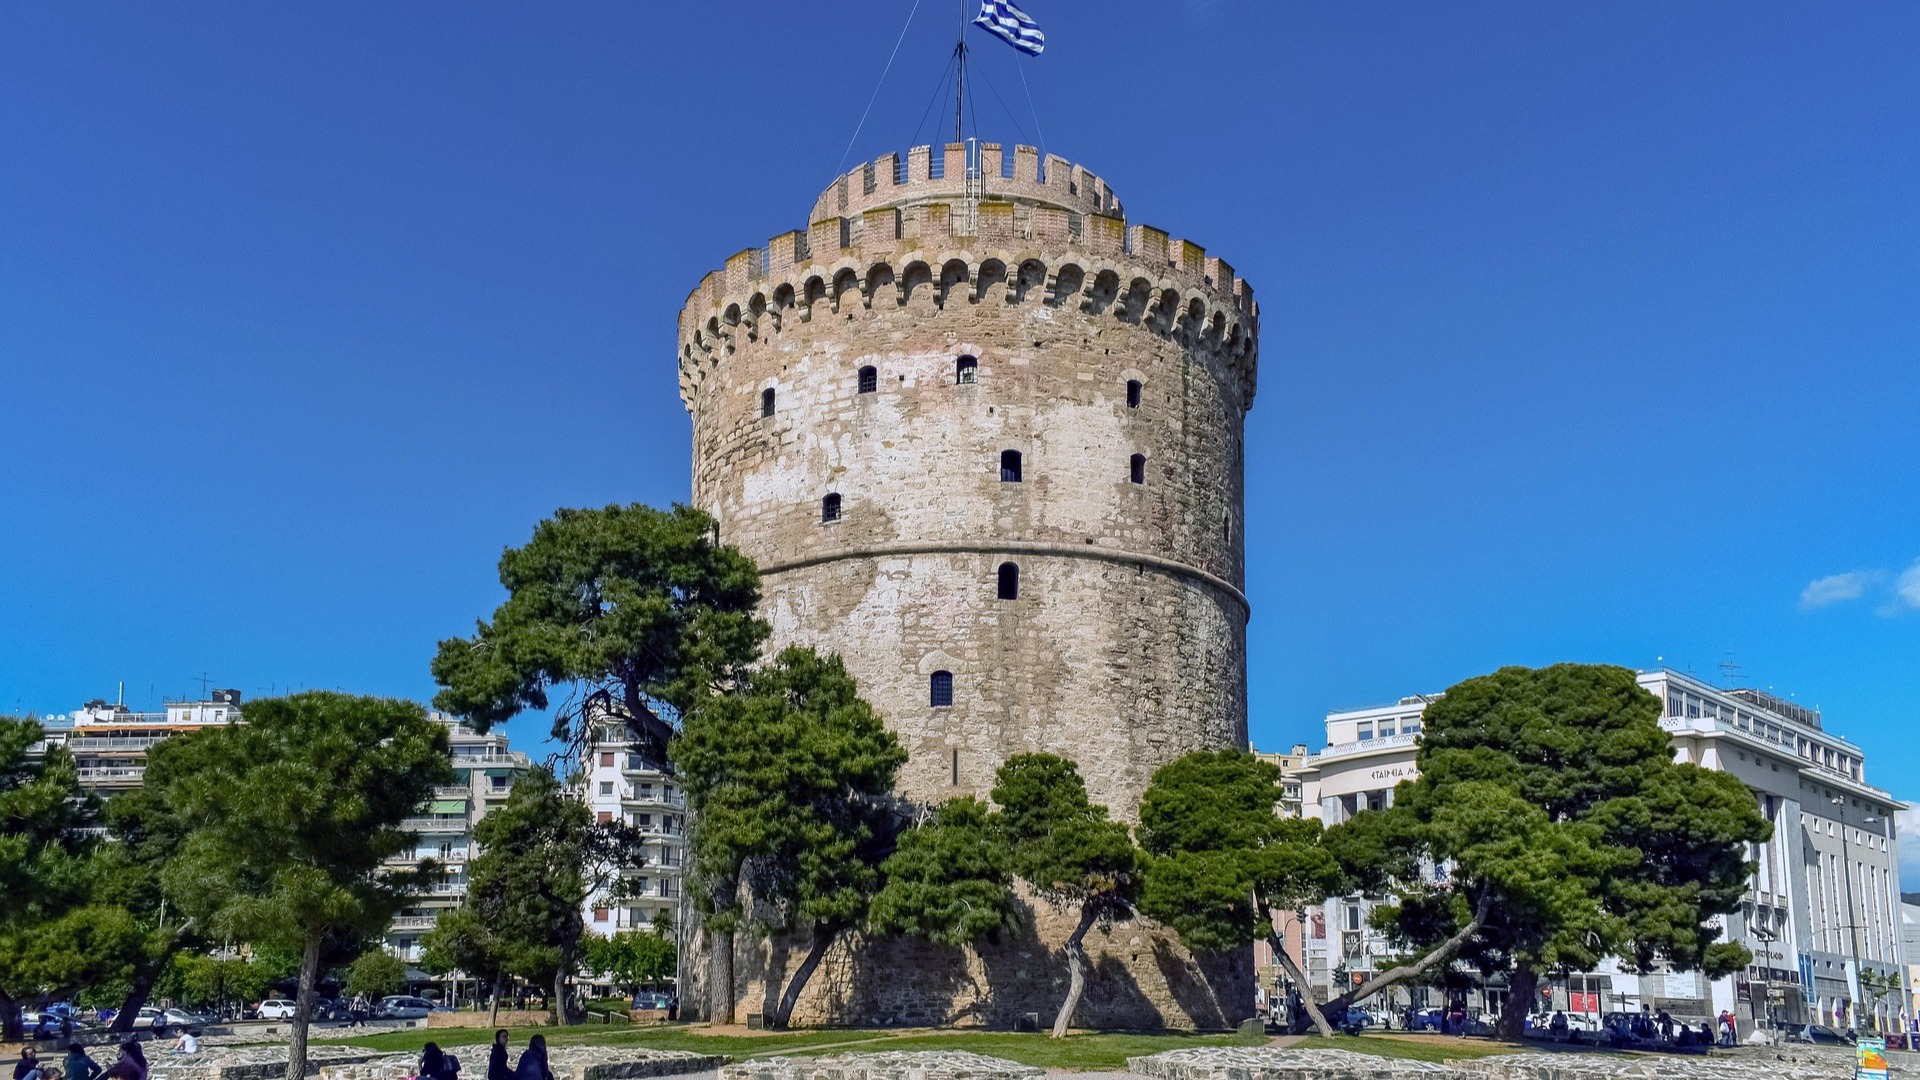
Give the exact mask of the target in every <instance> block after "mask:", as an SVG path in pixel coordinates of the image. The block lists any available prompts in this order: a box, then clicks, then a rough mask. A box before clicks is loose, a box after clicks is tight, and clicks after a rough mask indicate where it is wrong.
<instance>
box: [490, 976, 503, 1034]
mask: <svg viewBox="0 0 1920 1080" xmlns="http://www.w3.org/2000/svg"><path fill="white" fill-rule="evenodd" d="M487 1026H488V1027H490V1028H497V1027H499V1026H500V976H499V975H497V974H496V975H495V976H494V977H493V1004H492V1006H491V1007H490V1008H488V1010H487Z"/></svg>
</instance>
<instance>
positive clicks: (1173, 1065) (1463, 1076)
mask: <svg viewBox="0 0 1920 1080" xmlns="http://www.w3.org/2000/svg"><path fill="white" fill-rule="evenodd" d="M1127 1064H1128V1065H1129V1066H1130V1067H1131V1069H1132V1071H1133V1072H1135V1073H1137V1074H1139V1075H1141V1076H1145V1077H1150V1078H1151V1080H1675V1078H1684V1080H1851V1077H1852V1076H1853V1050H1852V1048H1850V1047H1844V1046H1817V1047H1815V1046H1800V1047H1782V1048H1779V1049H1773V1048H1766V1049H1760V1050H1732V1051H1717V1052H1715V1053H1713V1054H1711V1055H1707V1054H1660V1053H1651V1054H1642V1053H1634V1054H1626V1053H1609V1052H1600V1051H1586V1052H1581V1051H1565V1052H1560V1053H1535V1054H1500V1055H1497V1056H1494V1057H1484V1058H1471V1059H1469V1058H1462V1059H1459V1060H1455V1061H1449V1062H1446V1063H1444V1064H1435V1063H1433V1062H1425V1061H1411V1060H1406V1059H1400V1058H1383V1057H1376V1056H1374V1055H1372V1054H1360V1053H1355V1052H1353V1051H1350V1050H1289V1049H1282V1048H1279V1047H1264V1046H1263V1047H1241V1046H1220V1047H1205V1048H1194V1049H1189V1050H1169V1051H1167V1052H1166V1053H1163V1054H1155V1055H1153V1056H1152V1057H1139V1058H1130V1059H1129V1060H1128V1062H1127ZM1895 1068H1896V1071H1898V1066H1896V1067H1895Z"/></svg>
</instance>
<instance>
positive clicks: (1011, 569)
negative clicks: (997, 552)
mask: <svg viewBox="0 0 1920 1080" xmlns="http://www.w3.org/2000/svg"><path fill="white" fill-rule="evenodd" d="M1000 599H1002V600H1018V599H1020V564H1019V563H1010V562H1003V563H1001V564H1000Z"/></svg>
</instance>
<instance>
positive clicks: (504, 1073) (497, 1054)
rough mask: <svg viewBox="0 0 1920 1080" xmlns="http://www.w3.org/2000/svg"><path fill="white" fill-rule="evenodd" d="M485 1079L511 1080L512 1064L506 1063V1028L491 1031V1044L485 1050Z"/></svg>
mask: <svg viewBox="0 0 1920 1080" xmlns="http://www.w3.org/2000/svg"><path fill="white" fill-rule="evenodd" d="M487 1080H513V1066H512V1065H509V1064H507V1029H506V1028H499V1029H498V1030H496V1031H495V1032H494V1033H493V1046H492V1048H491V1049H489V1050H488V1051H487Z"/></svg>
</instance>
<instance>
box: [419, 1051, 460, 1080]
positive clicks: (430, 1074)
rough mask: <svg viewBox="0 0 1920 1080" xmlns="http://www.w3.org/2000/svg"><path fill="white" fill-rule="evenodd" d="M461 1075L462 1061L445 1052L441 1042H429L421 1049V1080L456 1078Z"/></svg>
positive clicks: (452, 1079) (449, 1079) (451, 1079)
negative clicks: (441, 1047)
mask: <svg viewBox="0 0 1920 1080" xmlns="http://www.w3.org/2000/svg"><path fill="white" fill-rule="evenodd" d="M459 1075H460V1062H459V1061H458V1060H456V1059H455V1058H454V1056H453V1055H452V1054H448V1053H444V1052H442V1051H441V1049H440V1044H439V1043H428V1044H427V1045H426V1046H424V1047H422V1048H421V1050H420V1080H454V1078H455V1077H457V1076H459Z"/></svg>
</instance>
